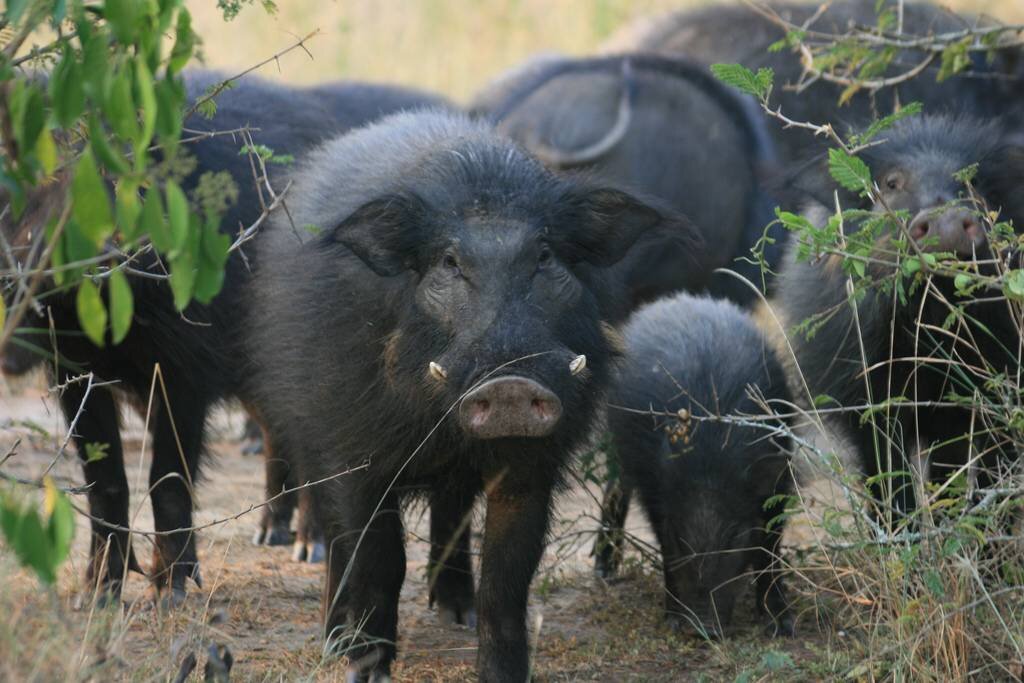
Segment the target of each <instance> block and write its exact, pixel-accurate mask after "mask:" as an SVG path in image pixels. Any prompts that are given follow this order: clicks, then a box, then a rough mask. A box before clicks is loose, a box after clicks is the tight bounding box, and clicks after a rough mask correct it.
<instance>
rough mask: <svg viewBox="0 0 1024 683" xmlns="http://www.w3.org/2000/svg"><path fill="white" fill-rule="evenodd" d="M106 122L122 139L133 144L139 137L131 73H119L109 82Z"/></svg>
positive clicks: (127, 71) (126, 70) (125, 71)
mask: <svg viewBox="0 0 1024 683" xmlns="http://www.w3.org/2000/svg"><path fill="white" fill-rule="evenodd" d="M105 111H106V114H107V120H108V121H109V122H110V127H111V128H112V129H113V130H114V132H115V133H117V134H118V135H120V136H121V138H122V139H124V140H128V141H131V142H135V141H136V140H137V139H138V137H139V121H138V114H137V113H136V111H135V101H134V100H133V99H132V81H131V72H130V71H129V70H128V69H125V70H123V71H121V73H119V74H118V75H117V76H116V77H115V78H114V80H113V82H111V84H110V92H109V93H108V95H107V101H106V110H105Z"/></svg>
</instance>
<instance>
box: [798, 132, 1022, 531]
mask: <svg viewBox="0 0 1024 683" xmlns="http://www.w3.org/2000/svg"><path fill="white" fill-rule="evenodd" d="M882 137H884V138H885V139H886V142H885V143H884V144H880V145H877V146H875V147H871V148H870V149H868V150H866V151H865V152H863V153H862V154H861V155H860V156H861V158H862V159H863V160H864V161H865V162H866V163H867V165H868V167H869V168H870V170H871V175H872V178H873V180H874V181H875V183H876V184H877V186H878V189H879V191H880V193H881V200H880V203H879V204H878V205H875V204H873V203H872V201H870V200H868V199H859V198H857V197H850V196H846V197H844V198H843V201H842V205H843V206H844V208H857V207H858V206H859V208H862V209H867V210H873V211H876V212H880V211H882V210H883V206H882V205H883V204H884V205H885V206H888V207H889V208H891V209H892V210H895V211H905V212H906V215H907V216H908V224H907V230H908V237H909V239H911V240H914V241H916V242H917V243H918V245H919V246H920V247H921V248H922V249H923V250H924V251H926V252H933V253H934V252H946V253H952V254H954V255H955V256H956V257H957V258H959V259H961V260H975V261H977V266H978V268H979V272H981V273H982V274H989V275H992V274H994V273H995V264H994V263H993V262H992V259H993V258H995V257H998V258H1002V259H1005V258H1006V257H1008V256H1010V257H1011V258H1010V260H1009V261H1005V260H1004V263H1008V264H1009V265H1010V266H1011V267H1020V266H1019V257H1018V256H1017V255H1006V254H993V253H991V250H990V249H989V241H988V235H987V234H986V231H985V224H984V222H983V221H982V219H981V217H980V216H979V215H978V214H977V213H976V211H975V209H974V207H973V206H972V205H971V203H970V202H969V201H967V198H966V190H965V188H964V186H963V185H962V184H961V183H960V182H959V181H958V180H957V179H956V178H955V177H954V174H955V173H956V172H957V171H959V170H961V169H964V168H966V167H968V166H970V165H971V164H973V163H976V162H977V163H978V168H977V175H976V176H975V178H974V180H973V185H974V188H975V190H976V191H977V192H978V194H979V195H980V196H981V197H982V198H983V199H984V201H985V203H986V204H987V206H988V208H989V209H991V210H994V211H1000V215H999V219H1000V220H1003V221H1012V223H1013V225H1014V227H1015V229H1016V230H1017V231H1018V232H1019V231H1020V229H1021V227H1022V226H1024V192H1022V188H1024V184H1022V183H1024V180H1022V179H1024V148H1020V147H1015V146H1013V145H1010V144H1007V143H1006V142H1005V141H1004V140H1003V139H1002V137H1001V130H1000V128H999V127H998V126H997V125H996V124H994V123H982V122H980V121H977V120H974V119H971V118H955V117H942V116H925V117H916V118H913V119H909V120H906V121H904V122H902V123H901V124H900V125H898V126H897V127H896V128H894V129H893V130H891V131H886V132H885V133H883V136H882ZM820 171H821V172H819V173H817V174H816V177H817V180H818V182H823V179H825V178H827V177H828V174H827V173H826V172H824V169H820ZM812 184H813V183H812ZM832 192H833V188H832V187H830V186H828V184H827V183H825V187H823V188H822V191H821V193H820V197H821V199H822V200H823V201H827V202H828V203H827V204H826V206H830V207H831V206H832V200H831V195H832ZM847 228H848V230H849V231H850V233H851V234H852V233H854V232H856V231H857V230H859V229H861V228H860V226H858V225H852V226H851V225H849V223H848V224H847ZM897 237H900V238H902V237H903V234H902V232H901V233H900V234H898V235H897ZM892 238H893V235H892V234H888V233H887V234H885V235H883V236H882V237H880V238H879V240H878V242H877V244H876V245H875V248H874V252H875V253H873V254H871V256H872V260H871V262H870V263H869V264H868V265H867V274H868V276H869V277H870V280H871V285H870V286H869V287H868V288H867V290H866V291H864V292H863V293H860V294H859V295H858V296H857V297H856V298H855V300H854V301H855V303H854V304H851V303H850V301H849V297H848V295H847V282H848V279H849V278H848V276H847V274H846V273H845V272H844V270H843V268H842V258H843V257H842V256H839V255H831V256H824V257H820V258H815V259H812V260H811V261H809V262H799V261H797V260H796V258H795V257H792V258H790V259H789V262H788V263H787V265H786V267H785V269H784V271H783V274H782V276H781V279H780V288H779V293H778V305H779V306H780V307H781V308H782V309H783V311H784V312H785V316H786V318H787V320H788V321H789V322H790V323H791V324H798V323H800V322H802V321H804V320H807V319H810V318H812V317H818V318H819V322H820V323H821V324H820V325H819V326H818V328H817V331H816V332H815V333H814V336H813V338H811V339H808V338H807V337H806V335H804V334H794V335H792V338H791V342H792V344H793V346H794V350H795V353H796V357H797V361H798V365H799V370H800V372H801V373H802V375H803V377H804V379H805V380H806V382H807V384H808V386H809V388H810V395H811V396H820V395H827V396H830V397H832V398H833V399H835V400H836V401H837V402H838V404H839V405H841V406H846V407H849V408H855V407H857V406H866V405H868V404H876V405H877V404H880V403H883V402H886V401H887V400H888V399H889V398H890V397H899V396H902V397H906V399H907V400H908V401H912V402H918V403H925V404H928V403H944V404H946V405H945V406H935V407H918V408H914V407H912V406H903V405H900V403H901V402H893V403H892V404H890V405H889V406H888V408H887V409H886V410H884V411H877V412H874V413H872V414H871V415H870V416H869V418H870V419H863V420H862V415H861V413H862V410H863V408H861V409H853V410H850V411H849V412H847V413H844V415H843V417H842V418H840V419H839V422H840V423H841V424H840V425H839V426H840V428H841V429H845V430H846V432H847V433H848V434H849V435H850V436H851V438H852V439H853V441H854V444H855V445H856V447H857V453H858V456H859V458H860V460H861V463H862V465H863V468H864V470H865V473H866V474H867V475H868V476H874V475H878V474H881V473H900V474H899V475H898V476H895V475H894V476H891V477H884V478H883V479H882V480H881V481H878V483H877V484H876V485H875V486H874V487H873V491H874V494H875V495H876V496H877V498H878V500H880V501H882V504H883V509H886V508H888V507H889V506H890V505H891V508H892V512H893V515H894V519H896V520H898V518H899V516H900V515H901V514H903V513H908V512H910V511H911V510H912V509H913V508H914V507H915V502H914V491H913V487H912V479H911V478H910V477H909V476H908V475H907V474H906V473H908V472H909V471H910V470H911V469H912V468H913V467H915V466H916V464H915V463H916V461H917V460H918V459H920V461H921V462H920V464H921V465H922V466H923V467H928V468H930V478H931V479H932V480H935V481H941V480H943V479H945V477H946V476H947V475H948V474H949V473H950V472H951V471H955V470H957V469H959V468H960V467H961V466H963V465H964V464H965V463H967V462H968V458H969V457H970V455H971V454H972V453H974V454H983V457H982V459H981V461H980V464H981V465H982V470H983V471H982V473H981V479H979V484H982V485H983V484H984V481H985V479H984V477H985V476H986V475H985V473H984V470H988V469H991V468H993V467H995V466H996V465H997V464H998V463H999V462H1000V461H1004V462H1005V460H1003V459H1004V458H1010V459H1013V458H1015V456H1014V455H1013V454H1012V453H1006V452H1005V449H1004V446H1005V445H1006V443H1005V441H1004V439H1003V438H1002V437H1001V436H1000V430H999V429H998V427H997V426H996V428H995V429H990V428H991V427H993V426H994V425H991V424H989V423H988V421H987V419H986V417H985V415H984V414H982V413H981V412H979V411H977V410H976V408H977V404H976V400H975V399H974V398H973V396H974V392H975V390H980V391H982V392H988V394H991V392H993V391H997V390H998V388H993V386H992V385H990V384H989V380H990V379H991V377H992V376H994V375H997V374H998V373H999V372H1002V371H1009V373H1010V374H1009V376H1010V377H1013V376H1015V375H1016V373H1017V371H1018V369H1019V362H1020V361H1019V356H1018V349H1019V345H1020V323H1019V321H1018V320H1016V319H1015V317H1016V314H1013V313H1012V312H1011V308H1010V307H1009V306H1008V305H1007V302H1006V301H1005V300H1003V299H1001V297H1000V296H999V294H1000V293H999V292H998V291H997V292H988V291H981V292H977V293H975V294H973V295H971V296H970V297H968V298H966V299H965V298H964V297H963V296H961V295H959V294H958V293H957V292H956V287H955V286H954V282H953V279H952V278H950V277H943V276H941V275H936V276H933V277H928V278H926V279H923V280H922V281H921V282H919V283H917V285H916V286H914V287H912V288H911V287H910V286H909V283H907V287H906V290H907V291H908V294H907V296H906V298H905V300H902V299H901V298H900V297H899V296H897V295H896V294H894V292H893V290H892V288H891V287H888V288H884V287H882V286H880V284H879V283H882V282H883V281H886V280H888V281H889V282H890V283H891V279H892V277H893V276H894V275H895V273H896V272H897V267H898V266H897V265H896V264H895V263H894V259H893V256H892V253H893V248H892V244H890V241H891V239H892ZM794 246H795V245H794ZM1014 264H1017V265H1014ZM947 302H948V303H947ZM956 305H962V306H963V310H964V313H965V315H964V316H962V317H960V318H958V319H956V320H952V321H951V322H952V326H951V327H949V326H948V325H947V318H948V317H949V316H950V313H951V306H956ZM862 354H863V355H862ZM949 360H952V361H953V362H949ZM865 369H866V370H865ZM951 394H958V395H960V396H966V397H968V400H966V401H965V402H964V403H963V405H962V406H950V405H949V403H950V402H951V400H952V399H951V398H950V395H951ZM989 397H990V398H992V399H994V400H999V401H1001V400H1003V399H999V398H996V397H995V396H994V395H990V396H989ZM971 435H973V437H972V436H971ZM923 474H924V475H925V477H926V478H928V472H927V471H926V472H923ZM890 486H891V488H892V492H891V493H889V492H887V491H886V490H885V489H888V488H889V487H890Z"/></svg>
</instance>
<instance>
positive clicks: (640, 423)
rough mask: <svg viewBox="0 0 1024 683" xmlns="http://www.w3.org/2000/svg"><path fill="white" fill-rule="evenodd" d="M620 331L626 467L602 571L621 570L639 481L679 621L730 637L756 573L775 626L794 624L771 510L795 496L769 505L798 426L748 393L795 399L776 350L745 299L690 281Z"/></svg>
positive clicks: (668, 605) (607, 522)
mask: <svg viewBox="0 0 1024 683" xmlns="http://www.w3.org/2000/svg"><path fill="white" fill-rule="evenodd" d="M623 335H624V337H625V340H626V360H625V362H624V363H623V364H622V366H621V368H620V370H619V372H618V373H617V375H616V378H615V380H614V383H613V385H612V390H611V392H610V394H609V398H608V402H609V409H608V429H609V433H610V436H611V441H610V443H611V449H610V450H611V454H610V455H609V457H610V458H615V460H616V461H617V462H618V464H619V467H620V472H621V475H620V481H619V482H612V483H611V484H610V486H609V489H608V491H607V492H606V495H605V500H604V505H603V514H602V526H601V530H600V532H599V535H598V540H597V543H596V544H595V546H594V552H595V555H596V569H597V572H598V574H599V575H601V576H604V577H607V576H611V575H613V574H614V573H615V572H616V571H617V569H618V564H619V560H620V558H621V553H622V549H623V548H622V546H623V542H624V538H623V526H624V524H625V520H626V513H627V511H628V509H629V503H630V499H631V497H632V496H633V495H634V494H635V495H637V496H639V499H640V503H641V505H642V507H643V510H644V512H645V513H646V515H647V519H648V521H649V522H650V524H651V528H652V529H653V530H654V532H655V535H656V536H657V538H658V544H659V546H660V547H661V553H662V562H663V565H664V575H665V591H666V597H665V611H666V614H667V616H668V618H669V620H670V621H671V622H672V623H674V624H675V625H676V626H678V627H682V628H683V629H685V630H687V631H694V632H697V633H698V634H701V635H704V636H721V635H722V634H723V633H725V631H726V629H727V628H728V626H729V624H730V621H731V619H732V613H733V607H734V604H735V602H736V599H737V597H738V596H739V595H741V594H742V593H743V591H744V589H745V587H746V585H747V584H748V583H749V581H748V579H749V578H750V577H751V576H753V577H756V600H757V605H758V608H759V609H760V611H761V612H762V613H763V614H765V616H766V617H767V618H768V620H769V622H770V623H769V628H770V630H771V632H772V633H781V634H787V635H791V634H792V632H793V621H792V617H791V616H790V614H789V608H788V602H787V599H786V593H785V587H784V585H783V581H782V578H781V574H780V564H781V560H779V549H780V548H779V545H780V542H781V539H782V533H783V524H782V522H781V521H780V520H776V523H772V520H773V519H774V518H775V517H776V516H778V515H780V514H781V513H782V512H783V509H784V507H785V504H784V502H776V503H775V504H772V505H769V506H767V507H766V506H765V503H766V501H768V499H769V498H771V497H772V496H775V495H782V494H789V493H791V492H792V490H793V479H792V475H791V473H790V469H789V451H790V439H789V437H788V436H786V435H785V434H784V433H781V432H780V431H779V430H780V429H782V428H784V427H785V425H784V422H783V420H781V419H775V420H765V416H766V415H767V413H766V412H765V407H764V406H763V405H761V404H760V403H759V402H758V399H755V398H752V397H751V392H752V395H753V396H760V397H761V398H763V400H764V401H765V402H766V404H767V406H768V410H770V411H779V412H788V410H789V408H788V407H787V406H788V404H789V403H790V402H791V398H790V395H789V392H788V390H787V388H786V377H785V373H784V372H783V370H782V367H781V365H780V364H779V362H778V360H777V358H776V357H775V354H774V352H773V351H772V349H771V348H770V346H769V345H768V343H767V342H766V340H765V338H764V337H763V336H762V334H761V333H760V332H759V331H758V330H757V328H756V327H755V325H754V324H753V322H752V320H751V319H750V317H749V316H748V315H747V314H746V313H744V312H743V311H742V310H740V309H738V308H737V307H736V306H735V305H734V304H731V303H729V302H726V301H720V300H714V299H709V298H697V297H694V296H692V295H689V294H677V295H676V296H674V297H671V298H665V299H661V300H659V301H657V302H655V303H653V304H650V305H649V306H646V307H644V308H642V309H640V310H639V311H637V313H636V314H635V315H634V316H633V317H632V318H630V321H629V323H628V324H627V325H626V327H625V328H624V330H623ZM679 411H685V412H684V413H683V416H684V417H686V419H682V418H680V417H677V415H678V413H679ZM652 413H656V414H652ZM711 416H726V417H729V418H732V419H743V417H744V416H746V417H748V418H749V419H750V420H751V422H753V423H755V424H758V425H760V426H750V425H739V424H735V423H728V422H716V421H700V420H699V418H703V417H711ZM694 418H698V419H697V420H695V419H694ZM759 419H760V420H761V421H760V422H757V421H758V420H759Z"/></svg>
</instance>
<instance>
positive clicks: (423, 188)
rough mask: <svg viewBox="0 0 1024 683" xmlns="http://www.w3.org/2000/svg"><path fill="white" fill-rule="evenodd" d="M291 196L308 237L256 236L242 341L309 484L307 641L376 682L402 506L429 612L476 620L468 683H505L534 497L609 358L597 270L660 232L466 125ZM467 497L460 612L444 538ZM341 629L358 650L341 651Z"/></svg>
mask: <svg viewBox="0 0 1024 683" xmlns="http://www.w3.org/2000/svg"><path fill="white" fill-rule="evenodd" d="M294 178H295V186H294V187H295V193H294V195H293V201H292V203H291V205H290V208H291V211H292V215H293V217H294V218H295V222H296V224H298V225H312V226H315V229H313V230H311V231H308V232H303V233H302V234H301V236H300V237H301V240H300V239H299V238H297V237H296V235H295V234H294V233H293V232H292V231H291V230H290V228H289V227H288V226H286V225H284V224H281V223H280V222H278V224H276V225H275V227H274V230H273V231H272V233H271V234H270V235H268V236H267V237H268V240H267V241H265V242H263V243H262V244H261V245H260V247H259V248H260V250H261V251H263V252H265V253H266V252H270V253H273V254H275V258H273V259H269V258H264V259H262V261H261V262H262V264H264V266H265V267H264V268H261V270H260V272H259V273H258V274H257V277H256V282H255V284H256V286H255V288H254V289H253V295H254V296H255V297H257V298H258V300H259V301H260V306H259V311H258V312H257V314H256V315H254V317H253V320H252V330H251V332H250V334H248V335H247V338H248V339H249V342H250V347H249V354H250V356H251V359H252V362H253V381H254V384H255V386H256V388H257V392H258V394H259V407H260V410H261V411H264V413H265V415H267V417H268V419H269V422H270V433H271V434H272V438H274V439H275V440H280V441H281V442H282V443H280V444H277V443H275V444H274V446H273V448H274V449H275V450H277V449H283V450H285V451H287V452H289V453H292V454H294V455H295V458H296V461H297V464H298V466H299V474H300V476H301V478H302V479H303V480H308V481H317V482H320V481H322V482H323V483H321V484H319V485H317V486H316V487H315V488H314V489H313V492H314V504H315V508H316V511H317V514H318V515H319V520H320V522H321V524H322V525H323V527H324V531H325V539H326V540H327V544H328V576H327V581H326V583H325V590H324V612H325V619H326V635H327V637H328V638H329V639H331V640H332V641H334V642H335V643H336V645H337V646H338V647H345V648H348V649H347V650H346V653H347V654H348V656H349V658H350V661H351V669H350V676H351V677H352V678H360V677H363V676H367V675H369V676H371V677H373V678H374V679H377V680H381V679H383V678H384V677H386V676H387V675H388V671H389V668H390V664H391V661H392V660H393V659H394V657H395V646H394V643H395V642H396V638H397V618H398V612H397V610H398V597H399V592H400V589H401V586H402V582H403V580H404V577H405V567H406V562H405V550H404V544H403V540H404V534H403V531H402V520H401V503H402V501H404V500H407V499H409V498H410V497H411V496H424V497H426V498H427V500H428V501H429V503H430V517H431V555H430V571H429V574H430V576H431V602H432V603H433V604H435V605H437V607H438V609H439V613H440V614H441V616H442V618H447V619H450V620H455V621H461V622H464V623H470V624H472V623H473V622H474V621H476V623H477V629H478V634H479V637H480V647H479V651H478V658H477V662H478V669H479V675H480V678H481V680H485V681H496V680H500V681H521V680H525V679H526V677H527V672H528V646H527V639H526V624H525V616H526V602H527V596H528V590H529V584H530V581H531V579H532V577H533V574H534V571H535V570H536V567H537V564H538V562H539V560H540V558H541V555H542V553H543V549H544V543H545V535H546V533H547V530H548V520H549V507H550V504H551V497H552V492H553V490H554V489H556V488H557V487H558V486H560V485H561V483H562V481H563V472H564V470H565V468H566V467H567V466H568V463H569V460H570V457H571V454H572V452H573V450H574V449H575V448H576V447H577V446H578V445H579V444H581V443H582V442H583V440H584V439H585V438H586V437H587V436H588V433H589V431H590V429H591V425H592V422H593V421H594V419H595V416H596V415H597V414H598V412H599V410H600V406H601V401H602V397H603V394H604V390H605V388H606V385H607V382H608V378H609V374H610V372H611V365H612V362H613V359H614V358H615V356H616V353H617V351H616V348H617V342H618V337H617V335H616V334H615V333H614V331H613V329H612V328H611V326H609V325H608V324H607V322H606V321H607V319H608V316H610V315H612V314H613V312H614V311H616V310H619V309H620V308H621V307H622V305H623V304H622V302H621V301H620V300H619V298H620V297H621V294H620V289H621V286H619V284H618V283H617V280H616V278H615V273H614V271H613V269H612V268H610V267H609V266H611V265H612V264H613V263H614V262H616V261H618V260H620V259H621V258H622V257H623V256H624V255H625V254H626V253H628V250H629V247H630V246H631V245H632V244H633V242H635V241H636V239H637V238H638V237H639V235H641V234H642V233H643V232H644V231H645V230H648V229H659V228H660V227H662V223H663V222H665V221H670V220H681V219H675V218H672V217H671V216H670V215H669V214H667V213H666V212H664V211H658V210H655V209H653V208H652V207H650V206H647V205H645V204H641V203H640V202H638V201H637V200H635V199H634V198H632V197H630V196H629V195H627V194H625V193H623V192H621V191H618V190H615V189H612V188H604V187H599V186H595V185H592V184H590V183H587V182H585V181H583V180H577V179H567V178H560V177H558V176H555V175H552V174H551V173H550V172H549V171H547V170H546V169H544V167H543V166H542V165H541V164H540V163H539V162H538V161H536V160H535V159H532V158H531V157H529V156H528V155H527V154H526V153H525V152H524V151H523V150H522V149H520V148H519V147H518V146H516V145H515V144H514V143H512V142H511V141H509V140H507V139H505V138H503V137H501V136H498V135H497V134H495V133H494V131H493V130H492V129H490V128H489V127H488V126H486V125H484V124H482V123H473V122H470V121H469V120H467V119H465V118H462V117H456V116H452V115H447V114H441V113H425V114H418V115H399V116H396V117H392V118H389V119H386V120H385V121H382V122H381V123H379V124H377V125H375V126H372V127H370V128H366V129H363V130H360V131H356V132H355V133H353V134H350V135H348V136H343V137H341V138H339V139H336V140H333V141H331V142H329V143H327V144H325V145H324V146H323V147H321V148H320V149H319V150H317V151H316V152H315V153H313V154H311V155H310V156H309V157H308V158H307V160H306V162H305V163H304V164H303V166H302V168H300V169H299V171H298V172H297V173H296V174H295V176H294ZM687 239H688V240H691V241H694V242H695V243H697V242H699V240H698V238H696V237H695V236H688V237H687ZM360 466H363V467H362V468H360ZM354 468H355V471H351V472H348V471H349V470H353V469H354ZM346 472H348V473H347V474H346ZM481 493H483V495H484V497H485V498H486V510H487V511H486V519H485V522H484V540H483V549H482V556H481V564H480V579H479V590H478V591H474V586H473V578H472V572H471V556H470V549H469V529H468V525H467V524H466V520H467V515H468V514H469V513H470V511H471V509H472V506H473V502H474V500H475V499H476V498H477V497H479V496H480V495H481ZM476 615H479V617H478V618H477V617H476ZM356 628H358V629H359V632H360V633H361V634H363V636H364V637H366V638H368V639H369V642H368V643H367V642H365V641H353V642H350V641H348V640H346V639H347V638H348V637H349V636H350V635H351V633H352V631H353V630H355V629H356Z"/></svg>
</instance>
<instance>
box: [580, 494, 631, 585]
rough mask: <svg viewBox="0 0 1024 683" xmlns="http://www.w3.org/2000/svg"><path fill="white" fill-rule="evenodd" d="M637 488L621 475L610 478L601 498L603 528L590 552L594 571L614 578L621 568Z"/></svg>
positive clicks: (602, 576) (605, 577)
mask: <svg viewBox="0 0 1024 683" xmlns="http://www.w3.org/2000/svg"><path fill="white" fill-rule="evenodd" d="M632 497H633V491H632V489H630V488H629V487H628V486H626V485H625V484H624V483H623V482H622V479H621V478H618V479H610V480H609V481H608V484H607V486H606V487H605V490H604V498H603V499H602V501H601V528H599V529H598V530H597V539H596V540H595V541H594V548H593V550H591V551H590V554H591V555H593V556H594V573H595V574H597V575H598V576H599V577H601V578H602V579H610V578H612V577H614V576H615V575H616V574H617V573H618V571H619V565H620V564H621V563H622V554H623V551H624V547H623V546H624V545H625V541H626V534H625V526H626V516H627V515H628V514H629V501H630V499H631V498H632Z"/></svg>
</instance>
